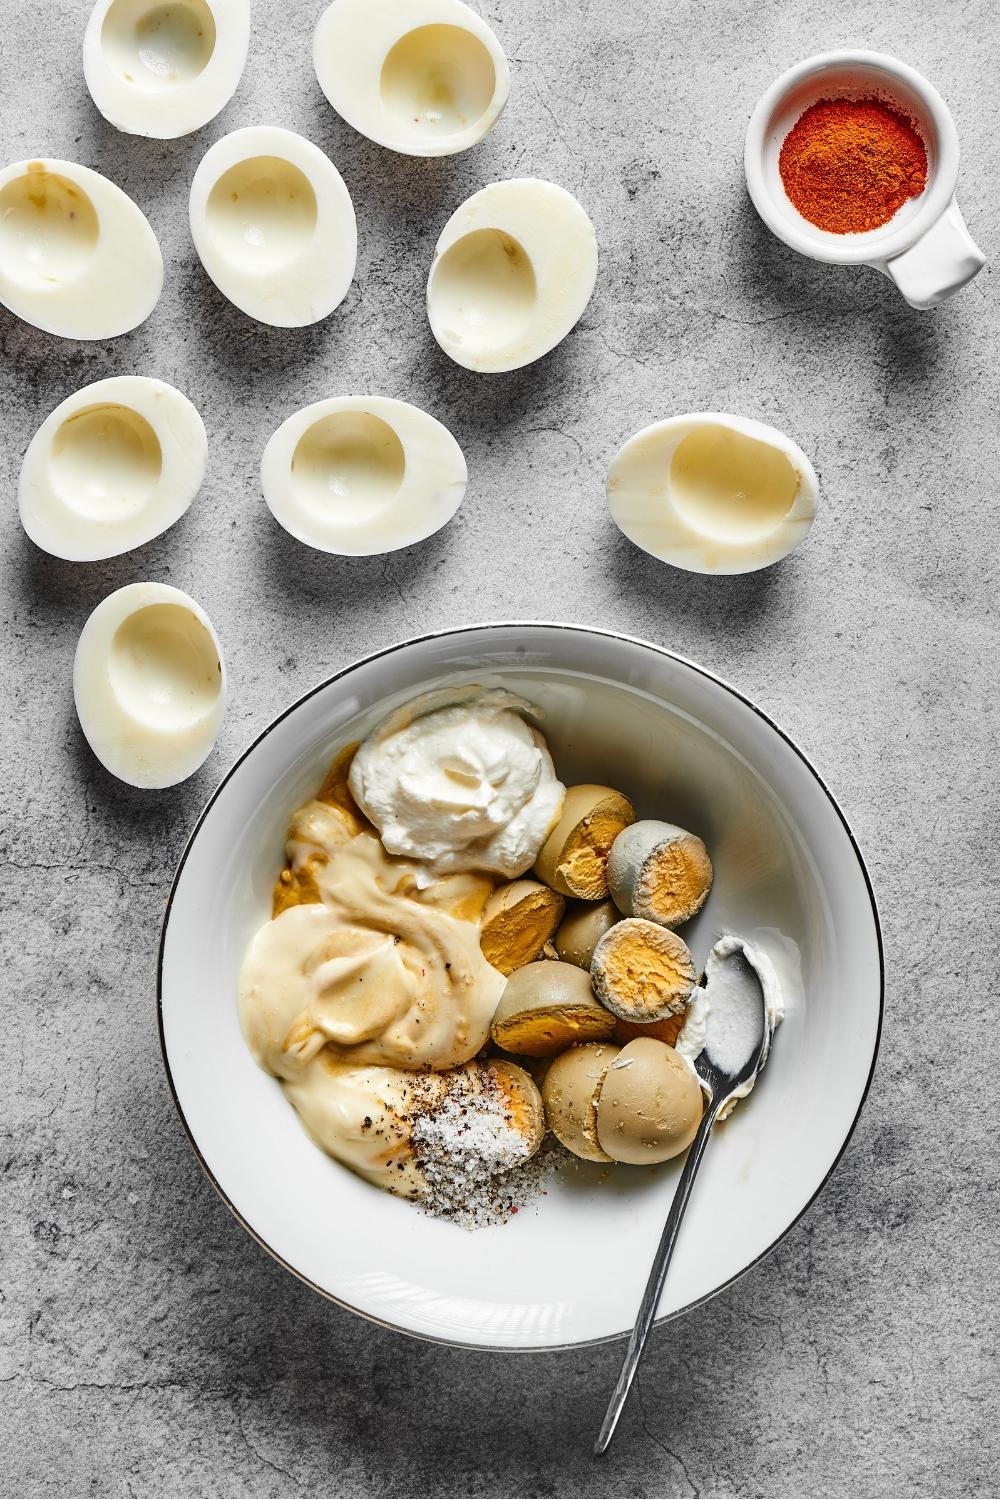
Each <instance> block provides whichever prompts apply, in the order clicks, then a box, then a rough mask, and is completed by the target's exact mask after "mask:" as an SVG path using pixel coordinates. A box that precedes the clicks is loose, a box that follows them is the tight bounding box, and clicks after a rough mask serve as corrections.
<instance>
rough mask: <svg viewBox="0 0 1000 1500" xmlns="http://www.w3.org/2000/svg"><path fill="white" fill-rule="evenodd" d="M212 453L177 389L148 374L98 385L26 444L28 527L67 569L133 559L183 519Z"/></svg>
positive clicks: (23, 488)
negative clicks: (100, 561) (123, 554)
mask: <svg viewBox="0 0 1000 1500" xmlns="http://www.w3.org/2000/svg"><path fill="white" fill-rule="evenodd" d="M207 452H208V440H207V438H206V436H205V424H204V422H203V421H202V420H201V417H200V416H199V414H198V411H197V410H196V408H195V407H194V406H193V405H192V404H191V402H190V401H189V400H188V398H187V397H186V396H185V395H182V393H181V392H180V391H178V390H176V389H175V388H174V387H173V386H172V385H167V384H166V383H165V382H164V381H162V380H153V379H150V378H148V377H147V376H142V375H119V376H115V377H113V378H112V379H110V380H98V381H96V382H95V383H94V384H93V385H86V386H84V387H83V389H82V390H79V391H75V392H74V393H73V395H72V396H67V398H66V400H65V401H62V402H60V404H59V405H58V406H57V407H56V409H55V411H53V412H51V413H50V414H49V416H47V417H46V419H45V421H44V422H43V423H42V425H41V426H40V427H39V429H38V431H37V432H36V433H35V435H34V437H33V438H32V440H31V442H30V444H29V445H28V451H27V452H26V453H25V455H24V461H23V463H22V465H21V477H20V480H19V483H18V495H17V499H18V509H19V511H20V514H21V525H22V526H23V527H24V529H25V531H26V532H27V534H28V536H29V537H30V538H31V540H32V541H33V542H34V543H35V545H36V546H38V547H41V548H42V549H43V550H44V551H46V552H50V553H52V555H53V556H54V557H63V558H65V559H66V560H67V561H68V562H93V561H95V560H97V559H98V558H105V557H117V556H118V554H119V553H121V552H130V551H131V550H132V548H133V547H141V546H142V545H143V544H144V543H145V542H148V541H151V540H152V539H153V537H155V536H159V535H160V533H161V532H163V531H166V530H167V528H168V527H170V526H172V525H173V524H174V522H175V521H178V520H179V519H180V517H181V516H182V515H183V514H184V512H185V511H186V510H187V508H188V506H189V505H190V504H191V502H192V500H193V499H194V497H195V495H196V494H197V493H198V491H199V489H200V488H201V483H202V480H203V479H204V477H205V462H206V457H207Z"/></svg>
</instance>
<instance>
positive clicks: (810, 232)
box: [744, 51, 986, 308]
mask: <svg viewBox="0 0 1000 1500" xmlns="http://www.w3.org/2000/svg"><path fill="white" fill-rule="evenodd" d="M844 98H854V99H857V98H877V99H882V100H884V101H885V102H886V103H887V104H892V105H894V106H896V107H897V108H898V109H899V110H900V111H901V112H902V113H903V114H906V115H908V116H909V117H910V118H911V119H912V120H913V122H914V124H915V125H916V127H917V129H918V130H919V132H920V134H921V135H922V137H923V140H924V145H925V146H926V148H927V168H928V170H927V186H926V188H925V189H924V191H923V192H922V193H921V194H920V196H919V197H917V198H910V199H909V200H908V201H907V202H906V203H904V204H903V206H902V208H900V210H899V212H898V213H896V214H895V215H894V216H893V218H892V219H890V220H889V222H888V224H884V225H883V226H882V227H881V228H880V229H873V230H870V231H868V232H866V233H864V234H831V233H830V232H828V231H827V230H825V229H817V227H816V225H815V224H811V223H810V222H809V220H808V219H805V218H803V217H802V215H801V214H800V213H799V211H798V209H796V208H795V207H794V205H793V204H792V202H791V201H790V199H789V197H788V195H787V193H786V192H785V189H784V185H783V183H782V181H781V174H780V172H779V171H778V157H779V155H780V153H781V147H782V144H783V142H784V140H785V137H786V136H787V135H788V132H789V131H790V130H791V128H792V126H793V125H794V124H795V122H796V120H797V119H798V118H799V116H800V115H801V114H802V113H803V111H804V110H806V109H808V108H809V106H810V105H811V104H815V103H816V102H817V101H818V100H820V99H844ZM744 164H745V167H746V175H747V188H748V189H749V192H750V197H751V198H752V199H753V204H754V207H755V208H756V210H757V212H758V213H759V214H760V216H761V218H762V219H763V220H764V223H765V224H766V225H767V227H768V228H769V229H770V230H771V232H772V233H773V234H776V235H777V236H778V238H779V239H780V240H784V242H785V244H786V245H790V246H791V247H792V249H793V250H798V251H800V252H801V254H803V255H809V256H812V258H813V260H823V261H828V262H829V263H830V264H832V265H841V266H856V265H869V266H874V267H875V269H876V271H881V272H882V274H883V275H884V276H888V277H889V278H890V280H892V281H894V282H895V283H896V286H897V287H898V288H899V290H900V291H901V292H902V294H903V296H904V297H905V298H906V300H907V302H908V303H909V304H910V306H911V307H918V308H926V307H936V306H937V304H938V303H939V302H943V301H944V300H945V298H946V297H951V296H953V295H954V294H955V292H957V291H959V290H960V289H961V288H962V287H963V286H965V285H966V284H967V283H968V282H970V281H971V280H972V278H973V277H974V276H975V275H977V274H978V272H979V271H980V270H981V269H982V267H983V266H984V265H985V263H986V257H985V256H984V255H983V253H982V251H981V250H980V249H979V247H978V245H976V244H975V242H974V241H973V239H972V237H971V235H970V234H969V231H968V230H967V229H966V227H965V220H964V219H963V218H962V215H961V212H960V211H959V207H958V204H957V203H956V201H955V188H956V186H957V184H958V132H957V131H956V129H955V122H954V120H953V119H952V117H951V112H950V110H949V109H948V106H947V105H946V104H945V102H944V100H943V99H942V98H941V95H940V94H939V93H938V91H937V89H935V88H933V87H932V86H931V84H929V83H928V82H927V80H926V78H922V77H921V75H920V74H919V73H917V72H916V71H915V70H914V69H913V68H910V67H908V66H907V65H906V63H901V62H897V61H896V59H895V58H893V57H886V56H884V55H883V54H882V53H879V52H864V51H858V52H821V53H820V54H819V55H818V56H816V57H810V58H807V59H806V61H805V62H801V63H798V64H796V66H795V67H794V68H789V70H788V72H787V73H783V74H782V75H781V77H780V78H779V79H778V80H777V82H775V83H773V84H772V85H771V87H770V88H769V89H768V90H767V92H766V93H765V94H764V96H763V98H762V99H761V101H760V103H759V104H758V105H757V108H756V109H755V110H754V112H753V114H752V116H751V117H750V124H749V126H748V127H747V138H746V148H745V152H744Z"/></svg>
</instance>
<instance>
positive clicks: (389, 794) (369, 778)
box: [350, 689, 566, 880]
mask: <svg viewBox="0 0 1000 1500" xmlns="http://www.w3.org/2000/svg"><path fill="white" fill-rule="evenodd" d="M430 704H433V700H430ZM430 704H429V705H428V707H427V710H426V711H424V712H419V711H418V713H417V716H416V717H414V707H413V705H412V704H411V705H409V706H408V707H407V708H406V709H404V710H402V711H401V712H399V713H397V714H393V715H391V716H390V717H389V718H388V719H386V720H385V721H384V722H383V723H382V724H380V725H379V727H378V728H377V729H376V730H375V732H374V733H373V734H372V735H371V736H370V738H369V739H367V740H366V741H365V742H364V744H363V745H362V746H361V748H360V750H359V751H358V753H357V755H356V756H355V758H354V764H353V765H352V767H351V778H350V784H351V791H352V793H353V794H354V797H355V799H356V801H357V803H358V806H359V807H360V808H361V809H362V810H363V811H364V812H365V814H366V815H367V816H368V817H369V818H370V819H371V821H372V822H373V823H374V824H375V825H376V827H377V828H378V829H379V830H380V832H381V835H382V842H383V843H384V845H385V847H386V848H387V849H388V850H389V851H390V852H391V853H393V854H400V855H405V856H407V857H408V858H410V859H416V860H420V861H422V862H423V863H424V864H425V865H426V866H427V867H428V869H429V871H430V872H431V873H433V874H443V873H445V872H447V871H454V870H489V871H492V872H494V873H496V874H499V875H503V876H505V877H506V879H508V880H514V879H516V877H517V876H518V875H523V874H524V873H525V871H526V870H529V869H530V868H531V866H532V865H533V864H534V862H535V859H536V858H537V856H538V852H539V850H540V849H541V847H542V844H543V843H544V842H545V838H546V836H547V834H548V832H549V830H550V829H551V828H552V826H553V824H554V823H555V821H556V819H557V818H558V816H559V814H560V812H561V810H562V804H563V798H564V796H565V790H566V789H565V787H564V786H563V785H562V783H561V782H560V781H559V780H558V778H557V776H556V773H555V767H554V766H553V764H552V757H551V756H550V755H549V751H548V747H547V745H546V743H545V740H544V738H543V737H542V735H541V734H540V733H539V732H538V730H537V729H535V728H533V726H532V725H530V724H528V723H527V722H526V720H525V719H524V717H523V715H524V714H527V713H530V714H534V713H537V710H536V709H534V708H533V707H532V706H531V704H529V703H526V702H525V701H524V700H523V699H521V698H517V697H515V696H514V695H513V694H511V693H506V692H502V691H499V690H497V691H490V692H484V691H482V690H477V689H472V690H470V692H469V694H468V696H465V697H463V698H461V699H460V700H458V701H454V696H453V701H451V702H447V703H445V704H444V705H441V706H430Z"/></svg>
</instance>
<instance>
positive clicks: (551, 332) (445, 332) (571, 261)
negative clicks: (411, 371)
mask: <svg viewBox="0 0 1000 1500" xmlns="http://www.w3.org/2000/svg"><path fill="white" fill-rule="evenodd" d="M596 280H597V237H596V235H595V234H594V226H593V224H592V223H591V222H590V219H589V218H588V217H587V214H586V213H585V212H584V210H583V208H581V206H580V204H579V203H578V202H577V201H576V199H575V198H574V197H573V196H572V194H571V193H567V192H566V190H565V188H561V187H557V186H556V185H555V184H554V183H551V182H542V181H540V180H539V179H538V178H534V177H521V178H514V179H512V180H511V181H509V182H494V183H492V184H491V185H490V186H489V187H485V188H482V189H481V191H480V192H478V193H474V194H473V196H472V197H471V198H469V199H468V200H467V201H466V202H465V203H463V204H462V206H461V208H459V209H457V210H456V211H455V213H453V214H452V216H451V218H450V219H449V220H448V222H447V224H446V225H445V227H444V229H443V230H442V232H441V237H440V239H439V240H438V243H437V248H436V250H435V252H434V260H433V262H432V264H431V271H430V279H429V281H428V284H427V314H428V317H429V319H430V325H431V330H432V332H433V334H434V337H435V338H436V339H437V341H438V343H439V344H440V345H441V348H442V349H443V350H444V351H445V353H446V354H449V355H450V356H451V358H452V359H453V360H455V361H456V363H457V364H460V365H464V366H465V368H466V369H468V370H478V371H481V372H483V373H496V372H498V371H502V370H517V369H520V368H521V366H522V365H527V364H531V363H532V361H533V360H536V359H541V358H542V356H543V355H544V354H548V353H549V351H550V350H551V349H554V348H555V347H556V345H557V344H559V343H561V342H562V340H563V339H564V338H565V337H566V335H567V334H568V333H569V332H570V330H571V329H572V328H574V327H575V325H576V324H577V322H579V320H580V318H581V317H582V316H583V314H584V312H585V310H586V307H587V304H588V302H589V301H590V298H591V295H592V293H593V290H594V284H595V282H596Z"/></svg>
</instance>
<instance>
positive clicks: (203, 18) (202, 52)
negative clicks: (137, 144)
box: [83, 0, 250, 140]
mask: <svg viewBox="0 0 1000 1500" xmlns="http://www.w3.org/2000/svg"><path fill="white" fill-rule="evenodd" d="M249 42H250V0H168V3H167V4H164V3H163V0H97V4H96V5H95V6H94V9H93V10H92V11H91V14H90V20H89V22H88V23H87V30H86V32H85V34H84V38H83V71H84V76H85V78H86V80H87V87H88V88H89V90H90V93H91V96H92V98H93V100H94V103H95V104H96V105H97V108H98V109H99V110H100V111H101V114H102V115H103V116H104V117H105V119H106V120H110V122H111V124H112V125H114V126H115V127H116V129H118V130H124V131H127V132H128V133H129V134H130V135H146V136H153V137H156V138H157V139H161V140H165V139H170V138H172V137H175V136H180V135H188V134H190V132H191V131H192V130H198V129H200V128H201V126H202V125H206V124H207V123H208V121H209V120H212V119H214V118H215V116H216V115H217V114H218V113H219V111H220V110H221V109H222V108H224V106H225V105H226V104H228V103H229V100H230V99H231V98H232V96H233V94H234V93H235V91H236V87H237V85H238V84H239V81H240V79H241V78H242V76H243V69H244V67H245V65H246V60H247V47H248V45H249Z"/></svg>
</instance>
